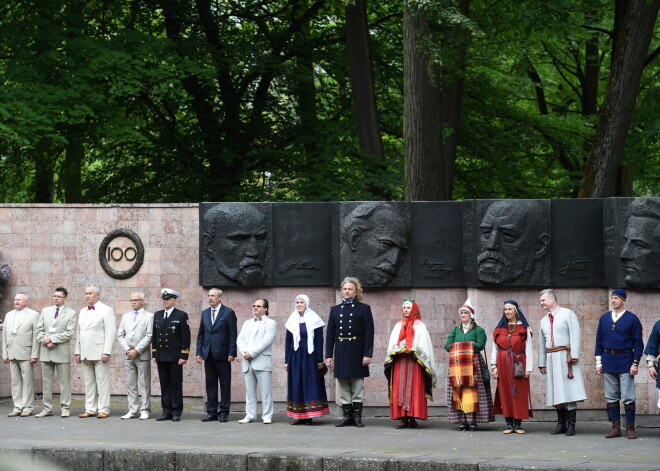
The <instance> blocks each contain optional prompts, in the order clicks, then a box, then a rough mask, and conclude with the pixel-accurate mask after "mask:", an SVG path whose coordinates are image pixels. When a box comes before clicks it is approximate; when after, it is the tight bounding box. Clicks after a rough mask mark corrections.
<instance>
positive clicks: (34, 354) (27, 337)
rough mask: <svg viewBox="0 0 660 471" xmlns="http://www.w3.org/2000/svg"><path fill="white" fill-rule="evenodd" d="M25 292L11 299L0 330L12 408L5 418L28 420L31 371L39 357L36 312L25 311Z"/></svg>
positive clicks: (30, 404) (26, 304)
mask: <svg viewBox="0 0 660 471" xmlns="http://www.w3.org/2000/svg"><path fill="white" fill-rule="evenodd" d="M28 303H29V299H28V297H27V295H26V294H25V293H18V294H16V297H15V298H14V310H13V311H9V312H8V313H7V314H6V315H5V325H4V329H3V331H2V361H4V362H5V363H9V371H10V373H11V398H12V400H13V401H14V409H13V410H12V411H11V412H10V413H9V417H17V416H21V417H28V416H30V415H32V411H33V410H34V371H33V370H32V365H33V364H35V363H36V362H37V360H38V358H39V344H38V343H37V320H38V319H39V313H38V312H37V311H33V310H32V309H30V308H28V307H27V306H28Z"/></svg>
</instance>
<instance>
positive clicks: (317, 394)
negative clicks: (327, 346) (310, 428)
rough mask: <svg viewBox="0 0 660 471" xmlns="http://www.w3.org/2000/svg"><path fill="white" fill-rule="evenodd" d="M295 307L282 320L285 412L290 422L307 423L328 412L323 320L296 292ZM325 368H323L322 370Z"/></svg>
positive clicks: (306, 298)
mask: <svg viewBox="0 0 660 471" xmlns="http://www.w3.org/2000/svg"><path fill="white" fill-rule="evenodd" d="M295 306H296V307H295V309H294V311H293V312H292V313H291V316H289V319H288V320H287V321H286V324H285V327H286V342H285V353H284V368H285V369H286V370H287V384H288V391H287V404H286V414H287V415H288V416H289V417H292V418H293V419H294V420H293V422H292V423H291V425H300V424H311V423H312V418H313V417H322V416H324V415H326V414H329V413H330V409H329V408H328V396H327V395H326V392H325V382H324V380H323V374H322V371H324V370H325V364H324V363H323V326H324V325H325V322H323V320H322V319H321V318H320V317H319V316H318V314H316V313H315V312H314V311H312V310H311V309H310V308H309V298H308V297H307V296H306V295H304V294H299V295H298V296H296V304H295ZM325 371H327V370H325Z"/></svg>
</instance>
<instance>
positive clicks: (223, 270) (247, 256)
mask: <svg viewBox="0 0 660 471" xmlns="http://www.w3.org/2000/svg"><path fill="white" fill-rule="evenodd" d="M203 231H204V233H203V255H204V256H205V257H207V258H208V259H210V260H211V264H212V266H213V267H214V268H215V270H217V272H218V273H219V274H221V275H222V276H224V277H225V278H227V279H228V280H231V281H233V282H235V283H238V284H239V285H243V286H254V285H260V284H262V283H263V282H264V280H265V278H266V271H265V259H266V254H267V252H268V240H267V237H268V232H267V229H266V221H265V217H264V215H263V213H261V212H260V211H259V210H258V209H256V208H255V207H254V206H251V205H248V204H240V203H221V204H218V205H216V206H214V207H213V208H211V209H210V210H208V211H207V212H206V214H205V215H204V227H203Z"/></svg>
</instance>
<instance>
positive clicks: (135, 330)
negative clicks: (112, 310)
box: [117, 309, 154, 360]
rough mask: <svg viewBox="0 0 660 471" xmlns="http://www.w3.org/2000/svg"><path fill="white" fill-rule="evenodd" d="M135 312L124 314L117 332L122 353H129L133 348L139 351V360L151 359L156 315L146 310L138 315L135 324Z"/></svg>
mask: <svg viewBox="0 0 660 471" xmlns="http://www.w3.org/2000/svg"><path fill="white" fill-rule="evenodd" d="M134 316H135V311H130V312H127V313H126V314H124V315H123V316H122V318H121V323H120V324H119V329H118V330H117V341H118V342H119V345H120V346H121V349H122V351H124V352H127V351H129V350H130V349H131V348H134V349H136V350H137V351H138V353H139V356H138V358H137V359H138V360H150V359H151V337H152V335H153V329H154V315H153V313H151V312H149V311H145V310H144V309H143V310H142V312H140V314H138V316H137V319H135V322H133V317H134Z"/></svg>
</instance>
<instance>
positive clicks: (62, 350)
mask: <svg viewBox="0 0 660 471" xmlns="http://www.w3.org/2000/svg"><path fill="white" fill-rule="evenodd" d="M76 316H77V314H76V311H74V310H73V309H71V308H70V307H68V306H67V305H66V304H65V305H64V306H62V308H61V309H60V312H59V313H58V315H57V319H55V306H48V307H45V308H43V309H42V310H41V315H40V316H39V322H37V342H39V348H40V349H41V350H40V353H39V359H40V360H41V361H51V362H53V363H71V338H72V337H73V332H74V331H75V330H76ZM46 337H50V340H51V342H53V343H54V344H55V348H48V347H47V346H45V345H44V344H43V340H44V339H45V338H46Z"/></svg>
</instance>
